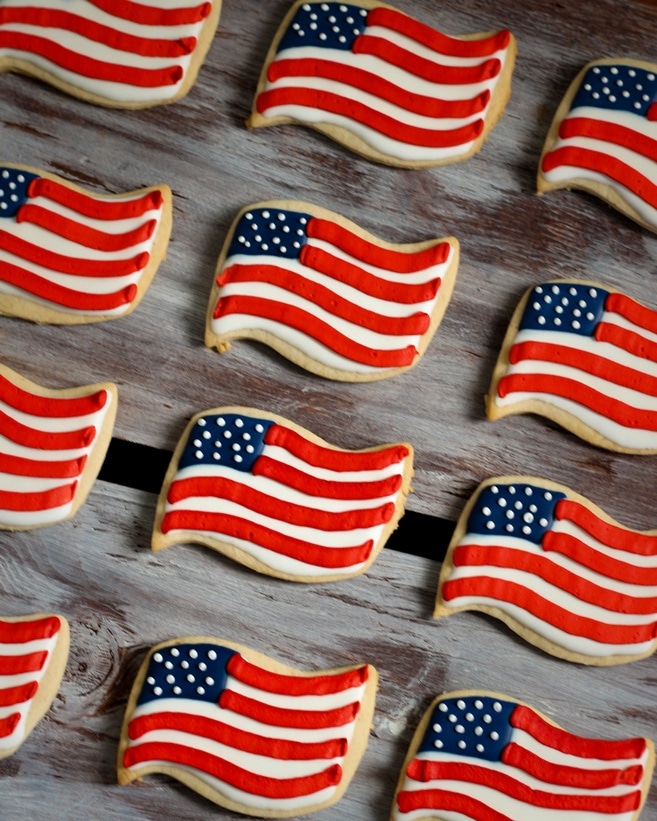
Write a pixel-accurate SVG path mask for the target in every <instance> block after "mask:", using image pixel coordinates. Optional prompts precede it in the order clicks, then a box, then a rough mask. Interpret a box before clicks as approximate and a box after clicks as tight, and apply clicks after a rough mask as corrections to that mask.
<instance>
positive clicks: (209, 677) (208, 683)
mask: <svg viewBox="0 0 657 821" xmlns="http://www.w3.org/2000/svg"><path fill="white" fill-rule="evenodd" d="M200 666H201V665H200V664H199V667H200ZM203 669H205V667H204V668H203ZM205 683H206V684H207V685H208V687H212V685H213V684H214V679H213V678H212V676H208V677H207V678H206V679H205Z"/></svg>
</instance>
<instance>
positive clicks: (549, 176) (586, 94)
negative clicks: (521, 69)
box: [538, 59, 657, 231]
mask: <svg viewBox="0 0 657 821" xmlns="http://www.w3.org/2000/svg"><path fill="white" fill-rule="evenodd" d="M557 188H577V189H581V190H583V191H588V192H589V193H591V194H594V195H596V196H598V197H600V198H601V199H603V200H604V201H605V202H607V203H608V204H609V205H611V206H612V207H613V208H615V209H616V210H618V211H620V212H621V213H623V214H625V215H626V216H628V217H630V218H631V219H633V220H635V221H636V222H638V223H639V224H640V225H642V226H644V227H645V228H648V229H649V230H651V231H657V63H647V62H642V61H640V60H627V59H616V60H596V61H595V62H592V63H589V64H588V65H586V66H585V67H584V68H583V69H582V71H581V72H580V73H579V74H578V75H577V77H576V78H575V80H573V82H572V84H571V86H570V88H569V89H568V91H567V93H566V96H565V97H564V100H563V102H562V103H561V104H560V106H559V108H558V110H557V112H556V114H555V117H554V121H553V123H552V125H551V127H550V130H549V132H548V135H547V138H546V141H545V146H544V148H543V153H542V156H541V161H540V165H539V172H538V191H539V193H543V192H544V191H551V190H553V189H557Z"/></svg>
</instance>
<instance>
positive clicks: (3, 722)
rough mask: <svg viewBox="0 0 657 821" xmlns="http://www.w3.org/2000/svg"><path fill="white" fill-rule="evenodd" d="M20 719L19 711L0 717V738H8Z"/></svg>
mask: <svg viewBox="0 0 657 821" xmlns="http://www.w3.org/2000/svg"><path fill="white" fill-rule="evenodd" d="M20 720H21V714H20V713H12V714H11V715H9V716H7V717H6V718H0V738H8V737H9V736H10V735H11V734H12V733H13V732H14V730H15V729H16V727H17V726H18V722H19V721H20Z"/></svg>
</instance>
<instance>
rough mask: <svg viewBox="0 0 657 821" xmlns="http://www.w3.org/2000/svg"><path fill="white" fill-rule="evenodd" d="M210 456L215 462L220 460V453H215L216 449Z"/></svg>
mask: <svg viewBox="0 0 657 821" xmlns="http://www.w3.org/2000/svg"><path fill="white" fill-rule="evenodd" d="M212 458H213V459H214V461H215V462H219V461H220V460H221V454H220V453H217V452H216V451H215V452H214V453H213V454H212Z"/></svg>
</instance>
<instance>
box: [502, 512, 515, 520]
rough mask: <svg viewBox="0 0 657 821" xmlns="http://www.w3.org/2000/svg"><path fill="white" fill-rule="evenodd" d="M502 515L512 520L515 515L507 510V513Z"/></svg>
mask: <svg viewBox="0 0 657 821" xmlns="http://www.w3.org/2000/svg"><path fill="white" fill-rule="evenodd" d="M504 515H505V516H506V518H507V519H513V518H514V517H515V515H516V514H515V513H514V512H513V511H512V510H507V512H506V513H505V514H504Z"/></svg>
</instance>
